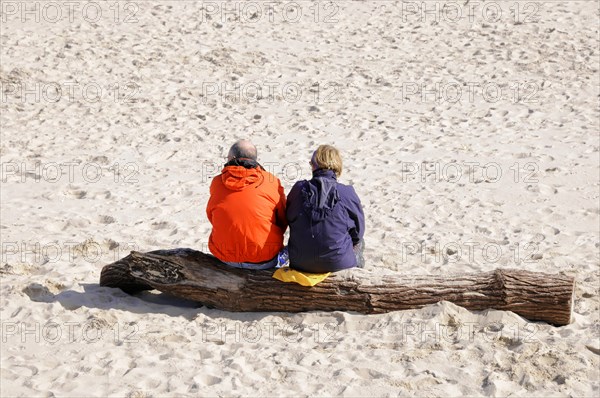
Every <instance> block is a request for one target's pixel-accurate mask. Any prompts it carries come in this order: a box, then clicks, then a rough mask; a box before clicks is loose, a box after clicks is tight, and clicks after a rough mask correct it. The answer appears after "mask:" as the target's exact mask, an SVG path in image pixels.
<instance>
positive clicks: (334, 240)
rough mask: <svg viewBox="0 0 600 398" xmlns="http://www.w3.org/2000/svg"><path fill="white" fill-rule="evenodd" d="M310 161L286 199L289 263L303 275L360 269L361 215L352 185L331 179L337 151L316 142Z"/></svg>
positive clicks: (338, 169)
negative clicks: (307, 175)
mask: <svg viewBox="0 0 600 398" xmlns="http://www.w3.org/2000/svg"><path fill="white" fill-rule="evenodd" d="M310 165H311V167H312V174H313V178H312V179H311V180H310V181H307V180H303V181H298V182H296V184H295V185H294V187H293V188H292V190H291V191H290V193H289V195H288V197H287V210H286V215H287V220H288V223H289V226H290V239H289V241H288V252H289V261H290V267H291V268H293V269H296V270H298V271H303V272H309V273H325V272H333V271H341V270H343V269H347V268H352V267H357V266H358V267H361V268H362V267H364V258H363V250H364V240H363V235H364V232H365V217H364V214H363V209H362V205H361V203H360V199H359V198H358V195H357V194H356V192H355V191H354V188H353V187H352V186H349V185H344V184H340V183H339V182H337V179H338V178H339V177H340V176H341V174H342V158H341V156H340V153H339V151H338V150H337V149H336V148H335V147H333V146H331V145H321V146H319V148H318V149H317V150H316V151H315V152H314V153H313V155H312V158H311V161H310Z"/></svg>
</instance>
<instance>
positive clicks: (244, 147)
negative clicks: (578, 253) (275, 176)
mask: <svg viewBox="0 0 600 398" xmlns="http://www.w3.org/2000/svg"><path fill="white" fill-rule="evenodd" d="M228 157H229V158H232V159H240V158H246V159H252V160H256V159H257V158H258V152H257V151H256V146H254V144H253V143H251V142H250V141H248V140H239V141H236V143H235V144H233V145H232V146H231V148H230V149H229V154H228Z"/></svg>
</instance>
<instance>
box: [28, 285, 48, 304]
mask: <svg viewBox="0 0 600 398" xmlns="http://www.w3.org/2000/svg"><path fill="white" fill-rule="evenodd" d="M23 293H25V294H26V295H27V296H29V298H30V299H31V301H37V302H47V301H49V300H51V299H52V298H53V297H54V294H52V292H50V290H48V288H47V287H46V286H44V285H40V284H39V283H31V284H29V285H27V286H26V287H25V288H24V289H23Z"/></svg>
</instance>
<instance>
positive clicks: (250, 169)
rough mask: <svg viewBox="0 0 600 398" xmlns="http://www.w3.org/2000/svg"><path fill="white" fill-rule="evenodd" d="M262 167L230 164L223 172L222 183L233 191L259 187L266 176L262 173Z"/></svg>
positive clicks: (255, 164)
mask: <svg viewBox="0 0 600 398" xmlns="http://www.w3.org/2000/svg"><path fill="white" fill-rule="evenodd" d="M259 167H260V165H259V164H258V163H256V162H254V164H245V163H241V162H239V161H238V162H236V164H232V162H229V163H227V164H226V165H225V168H224V169H223V171H221V181H223V185H225V187H226V188H227V189H229V190H231V191H241V190H242V189H246V188H248V187H251V186H258V185H260V184H261V183H262V181H263V179H264V176H263V175H262V173H261V170H260V168H259Z"/></svg>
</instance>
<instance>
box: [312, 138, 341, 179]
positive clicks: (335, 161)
mask: <svg viewBox="0 0 600 398" xmlns="http://www.w3.org/2000/svg"><path fill="white" fill-rule="evenodd" d="M311 162H312V164H313V165H314V166H316V168H318V169H327V170H333V172H334V173H335V174H336V176H338V177H339V176H341V175H342V157H341V155H340V151H338V150H337V149H336V148H335V147H333V146H331V145H320V146H319V147H318V148H317V150H316V151H315V152H314V153H313V156H312V159H311Z"/></svg>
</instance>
